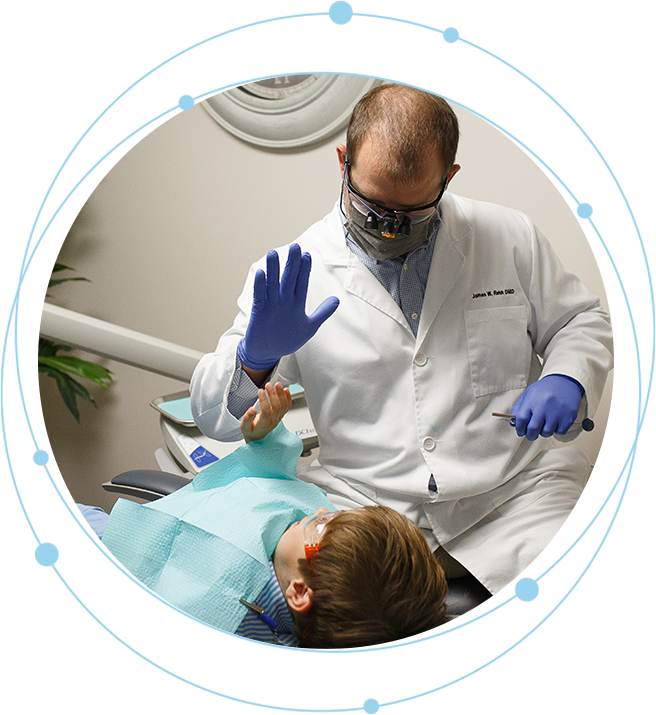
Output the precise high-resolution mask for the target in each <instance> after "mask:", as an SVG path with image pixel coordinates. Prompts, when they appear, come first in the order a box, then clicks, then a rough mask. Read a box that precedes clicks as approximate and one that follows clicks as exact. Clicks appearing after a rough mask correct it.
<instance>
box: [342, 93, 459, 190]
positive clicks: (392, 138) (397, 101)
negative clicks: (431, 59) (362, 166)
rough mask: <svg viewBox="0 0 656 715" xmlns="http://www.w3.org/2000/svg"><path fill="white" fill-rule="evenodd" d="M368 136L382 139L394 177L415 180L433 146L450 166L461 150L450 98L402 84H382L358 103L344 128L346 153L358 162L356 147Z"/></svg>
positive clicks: (383, 155)
mask: <svg viewBox="0 0 656 715" xmlns="http://www.w3.org/2000/svg"><path fill="white" fill-rule="evenodd" d="M367 135H369V136H370V137H371V139H372V140H373V141H374V142H376V143H380V145H381V149H383V151H382V152H381V157H380V158H381V161H383V162H384V163H383V166H384V168H385V170H386V171H387V174H388V176H389V177H390V178H392V179H393V180H394V181H396V182H398V183H400V184H407V183H409V182H411V181H412V179H413V177H415V176H416V174H417V172H419V171H421V170H422V169H423V167H424V162H425V161H426V156H427V149H430V148H433V147H434V148H435V149H437V151H438V152H439V154H440V156H441V157H442V161H443V162H444V168H445V169H446V170H449V169H450V168H451V167H452V166H453V164H454V163H455V160H456V152H457V150H458V138H459V130H458V118H457V117H456V115H455V112H454V111H453V109H451V107H450V106H449V104H448V103H447V102H446V100H444V99H442V97H438V96H437V95H434V94H429V93H428V92H423V91H422V90H420V89H415V88H414V87H408V86H406V85H403V84H381V85H378V86H377V87H374V88H373V89H370V90H369V91H368V92H367V93H366V94H365V95H364V96H363V97H362V98H361V99H360V100H359V101H358V103H357V104H356V105H355V108H354V109H353V113H352V114H351V119H350V122H349V125H348V129H347V132H346V153H347V155H348V157H349V161H350V162H351V165H353V166H354V165H355V162H356V159H357V154H358V150H359V149H360V146H361V145H362V142H363V141H364V138H365V137H366V136H367Z"/></svg>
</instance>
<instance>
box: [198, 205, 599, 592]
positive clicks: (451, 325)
mask: <svg viewBox="0 0 656 715" xmlns="http://www.w3.org/2000/svg"><path fill="white" fill-rule="evenodd" d="M440 207H441V211H442V226H441V227H440V230H439V233H438V236H437V242H436V246H435V251H434V254H433V260H432V265H431V269H430V273H429V277H428V284H427V287H426V294H425V298H424V303H423V308H422V312H421V318H420V322H419V327H418V333H417V338H416V339H415V337H414V335H413V333H412V331H411V329H410V327H409V326H408V324H407V321H406V319H405V317H404V316H403V313H402V312H401V309H400V308H399V306H398V305H397V304H396V302H395V301H394V299H393V298H392V297H391V296H390V295H389V293H388V292H387V291H386V290H385V289H384V288H383V287H382V286H381V285H380V283H379V282H378V281H377V280H376V278H375V277H374V276H373V275H372V274H371V273H370V272H369V270H368V269H367V268H366V267H365V266H364V265H363V264H362V262H361V261H360V260H359V259H358V258H357V257H356V256H355V255H354V254H353V253H352V252H351V251H350V250H349V249H348V246H347V244H346V242H345V239H344V230H343V226H342V223H341V221H340V215H339V210H338V208H337V207H335V208H334V209H333V211H332V212H331V213H330V214H329V215H328V216H326V217H325V218H324V219H323V220H322V221H319V222H318V223H316V224H314V225H313V226H311V227H310V228H309V229H308V230H307V231H306V232H305V233H304V234H303V235H302V236H301V237H300V239H299V240H298V243H299V244H300V245H301V247H302V248H303V250H305V251H309V252H310V253H311V254H312V259H313V267H312V273H311V276H310V287H309V292H308V301H307V312H308V314H309V313H310V312H311V311H313V310H314V309H315V308H316V307H317V306H318V305H319V303H321V301H323V299H324V298H326V297H328V296H330V295H336V296H337V297H338V298H339V300H340V305H339V307H338V309H337V311H336V313H335V314H334V315H333V316H332V317H331V318H329V319H328V321H327V322H326V323H324V324H323V325H322V327H321V328H320V329H319V331H318V332H317V334H316V335H315V336H314V337H313V338H312V340H310V341H309V342H308V343H307V344H306V345H304V346H303V347H302V348H301V349H300V350H298V351H297V352H296V353H294V354H293V355H288V356H286V357H284V358H282V360H281V361H280V363H279V364H278V366H277V368H276V371H275V374H274V375H273V379H274V380H275V379H280V380H281V381H282V382H283V383H286V384H290V383H300V384H301V385H302V386H303V387H304V388H305V392H306V395H307V401H308V406H309V409H310V413H311V417H312V421H313V423H314V426H315V428H316V430H317V434H318V436H319V442H320V454H319V460H320V463H321V468H317V469H316V470H314V471H313V472H312V473H311V478H312V479H313V481H315V482H316V483H318V484H319V485H320V486H323V487H324V488H326V489H327V491H328V493H329V495H330V494H331V493H336V494H339V495H343V496H344V497H346V499H347V500H351V501H352V502H356V503H359V504H371V503H380V504H386V505H388V506H391V507H393V508H395V509H397V510H398V511H401V512H402V513H405V514H406V515H407V516H408V517H409V518H410V519H412V520H413V521H415V523H417V524H418V525H419V526H420V527H422V528H423V529H424V531H425V533H426V534H427V538H428V539H429V543H431V544H432V545H434V546H435V545H436V544H437V543H439V544H441V545H442V546H443V547H444V548H445V549H446V550H447V551H449V552H450V553H451V554H452V555H453V556H454V557H455V558H456V559H458V560H460V561H461V562H462V563H463V564H464V565H465V566H466V567H467V568H468V569H469V570H470V571H472V573H474V574H475V575H476V576H477V577H478V578H479V579H480V580H481V581H482V582H483V583H484V584H485V585H486V586H487V587H488V588H489V589H490V590H491V591H493V592H494V591H496V590H498V589H499V588H501V587H502V586H503V585H504V584H505V583H507V582H509V581H510V580H512V579H513V578H514V577H515V576H516V575H517V574H518V573H519V572H520V571H521V570H522V569H523V567H524V566H525V565H526V564H527V563H528V562H530V560H532V559H533V558H534V557H535V556H536V555H537V553H539V551H541V550H542V548H544V546H545V545H546V543H547V542H548V540H549V539H550V538H551V536H553V533H555V530H557V529H558V528H559V526H560V524H561V523H562V521H564V519H565V518H566V516H567V514H568V513H569V511H570V510H571V508H572V507H573V505H574V503H575V502H576V498H578V494H579V493H580V490H581V489H582V488H583V485H584V483H585V480H586V479H587V476H588V473H589V469H590V467H589V465H588V464H587V460H585V458H582V456H581V455H582V453H581V452H580V450H573V449H572V448H571V447H565V448H562V449H561V450H559V454H558V455H556V456H557V459H556V460H555V463H556V465H557V466H556V467H554V468H553V469H551V472H554V473H555V474H560V475H561V477H562V475H565V474H566V473H567V474H566V476H565V477H562V479H564V482H563V485H562V486H563V489H562V490H561V491H562V492H563V493H565V492H567V493H571V498H568V499H565V503H564V504H563V503H562V499H561V500H560V501H559V499H556V500H555V502H554V506H553V509H554V510H555V511H557V512H558V513H557V514H555V515H554V519H553V520H552V521H553V524H551V525H550V526H546V527H545V526H544V523H545V520H544V518H543V516H538V517H536V518H537V520H538V521H541V522H542V526H539V525H536V526H535V529H533V528H532V527H531V515H530V512H531V509H530V507H527V505H529V504H530V503H532V502H535V501H536V499H537V498H538V497H540V500H541V501H542V502H544V499H543V496H544V495H543V494H542V491H544V487H545V486H546V484H547V482H548V481H549V480H546V481H545V483H544V484H542V485H541V481H542V480H541V479H540V473H541V470H540V469H537V471H536V468H535V465H536V464H540V463H542V464H543V465H546V466H544V470H546V472H549V471H550V467H549V465H548V464H547V463H550V460H551V462H553V461H554V460H553V459H551V457H550V456H549V455H548V454H547V455H546V456H545V455H541V452H543V451H544V450H545V449H546V448H551V447H554V446H556V445H557V443H556V442H555V440H553V439H550V440H545V439H543V438H539V439H538V440H537V441H535V442H529V441H528V440H526V439H520V438H518V437H517V435H516V433H515V431H514V430H513V429H512V428H511V427H510V426H509V425H508V423H507V422H505V421H503V420H499V419H498V418H495V417H492V416H491V412H508V411H509V410H510V408H511V407H512V405H513V403H514V402H515V400H516V399H517V398H518V397H519V395H520V394H521V393H522V391H523V390H524V389H525V388H526V386H527V385H528V384H530V383H531V382H534V381H535V380H537V379H538V378H539V377H540V376H541V375H542V376H546V375H548V374H553V373H562V374H565V375H569V376H571V377H573V378H574V379H576V380H578V382H580V383H581V385H583V387H584V388H585V394H586V398H585V399H584V401H583V405H582V410H581V414H585V413H589V414H590V415H591V416H592V415H593V414H594V411H595V409H596V408H597V406H598V404H599V400H600V397H601V393H602V391H603V387H604V384H605V380H606V376H607V373H608V371H609V369H610V367H611V364H612V337H611V329H610V324H609V319H608V316H607V315H606V314H605V313H604V311H603V310H602V309H601V308H600V307H599V300H598V299H597V298H596V297H595V296H593V295H592V294H591V293H589V292H588V291H587V290H586V289H585V287H584V286H583V285H582V283H581V282H580V281H579V280H578V278H576V276H574V275H573V274H572V273H570V272H569V271H567V270H565V269H564V268H563V266H562V265H561V264H560V262H559V261H558V259H557V258H556V257H555V254H554V253H553V250H552V249H551V247H550V246H549V244H548V242H547V241H546V240H545V239H544V237H543V236H541V234H540V233H539V231H538V230H537V229H536V228H535V227H534V226H533V224H532V223H531V222H530V221H529V220H528V219H527V218H526V217H525V216H524V215H523V214H521V213H519V212H517V211H513V210H510V209H506V208H503V207H500V206H496V205H494V204H488V203H482V202H476V201H472V200H469V199H465V198H462V197H458V196H454V195H453V194H446V195H445V196H444V198H443V200H442V203H441V204H440ZM278 250H279V253H280V255H281V263H284V260H285V257H286V254H287V247H283V248H281V249H278ZM263 267H265V263H264V259H262V260H261V261H259V262H258V263H257V264H255V265H254V266H252V268H251V271H250V274H249V276H248V280H247V282H246V287H245V288H244V291H243V293H242V295H241V297H240V298H239V301H238V303H239V308H240V313H239V315H238V316H237V318H236V319H235V322H234V325H233V327H232V328H231V329H230V330H228V331H227V332H226V333H225V334H224V335H223V336H222V337H221V339H220V341H219V344H218V347H217V350H216V352H215V353H212V354H210V355H206V356H204V357H203V358H202V360H201V361H200V363H199V365H198V367H197V368H196V371H195V373H194V376H193V379H192V383H191V394H192V410H193V413H194V418H195V420H196V423H197V424H198V426H199V427H200V429H201V430H202V431H203V432H204V433H205V434H207V435H209V436H211V437H215V438H217V439H224V440H225V439H237V438H238V437H239V436H240V432H239V420H238V419H236V418H235V417H233V416H232V415H231V414H230V413H229V412H228V411H227V409H226V407H225V405H226V399H227V395H228V392H229V389H230V384H231V381H232V377H233V373H234V367H235V355H236V348H237V344H238V342H239V340H240V339H241V337H242V336H243V335H244V333H245V330H246V326H247V324H248V319H249V316H250V309H251V304H252V284H253V276H254V272H255V270H256V269H257V268H263ZM538 356H540V357H538ZM542 360H543V361H544V365H542V364H541V361H542ZM551 451H552V450H549V452H551ZM531 462H533V465H531V464H530V463H531ZM568 465H569V467H571V469H570V468H569V467H568ZM544 470H543V471H544ZM431 474H432V475H433V476H434V480H435V483H436V484H437V493H435V492H434V491H430V490H429V488H428V483H429V479H430V476H431ZM528 475H532V476H528ZM305 477H306V478H307V475H305ZM554 479H556V481H558V477H557V476H556V477H554ZM562 479H561V481H562ZM552 481H553V480H552ZM573 483H576V484H577V486H576V488H575V489H573V487H572V484H573ZM558 489H559V488H558V486H557V485H554V484H551V486H550V491H549V494H553V493H554V491H558ZM572 489H573V491H572ZM527 492H528V493H529V494H530V496H529V498H528V499H527V498H526V493H527ZM518 495H523V496H522V497H521V499H519V501H517V498H518ZM513 500H515V501H513ZM548 501H549V500H548V499H547V501H546V502H544V503H548ZM520 502H521V504H520ZM515 505H518V506H517V509H520V507H521V517H520V518H519V521H518V520H517V518H515V517H514V516H513V514H514V512H515V511H516V509H515ZM500 507H501V510H499V508H500ZM527 508H528V511H527ZM502 512H504V514H503V516H504V519H505V521H504V519H500V517H501V516H502ZM509 519H510V520H511V521H513V520H514V523H515V525H516V524H518V523H521V524H522V529H521V534H520V537H518V536H517V533H516V529H513V528H510V529H509V524H508V523H507V522H508V520H509ZM484 521H485V524H486V528H485V530H483V529H482V526H483V522H484ZM499 521H500V522H501V523H500V524H498V525H497V526H495V523H497V522H499ZM547 521H548V520H547ZM490 523H491V525H490ZM478 526H480V527H481V529H480V531H481V533H482V534H483V535H484V536H483V537H481V538H479V537H478V536H477V535H476V533H477V527H478ZM497 527H498V528H497ZM510 527H512V524H510ZM543 527H544V528H543ZM541 529H542V530H544V529H546V532H548V533H547V534H543V535H540V531H541ZM507 534H513V536H512V537H511V538H508V537H507ZM495 536H496V537H498V538H494V537H495ZM517 538H521V539H522V544H521V545H519V546H518V544H517V543H515V542H516V540H517ZM545 539H546V540H545ZM511 542H513V543H511ZM518 550H519V551H521V552H522V553H523V554H524V556H523V557H521V558H520V557H519V556H518Z"/></svg>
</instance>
